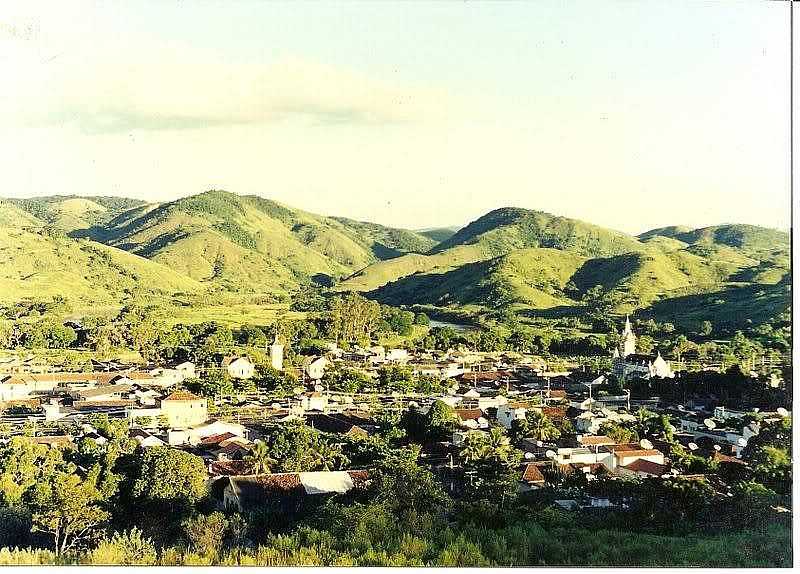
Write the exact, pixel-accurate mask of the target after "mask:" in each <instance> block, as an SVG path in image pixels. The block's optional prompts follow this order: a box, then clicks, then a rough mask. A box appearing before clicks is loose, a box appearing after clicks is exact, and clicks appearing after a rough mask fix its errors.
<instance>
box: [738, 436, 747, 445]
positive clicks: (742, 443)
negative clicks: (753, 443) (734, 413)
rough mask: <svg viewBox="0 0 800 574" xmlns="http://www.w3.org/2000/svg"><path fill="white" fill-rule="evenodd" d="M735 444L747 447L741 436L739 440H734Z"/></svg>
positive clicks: (745, 440)
mask: <svg viewBox="0 0 800 574" xmlns="http://www.w3.org/2000/svg"><path fill="white" fill-rule="evenodd" d="M736 444H738V445H739V446H742V447H744V446H747V439H746V438H744V437H743V436H740V437H739V438H737V439H736Z"/></svg>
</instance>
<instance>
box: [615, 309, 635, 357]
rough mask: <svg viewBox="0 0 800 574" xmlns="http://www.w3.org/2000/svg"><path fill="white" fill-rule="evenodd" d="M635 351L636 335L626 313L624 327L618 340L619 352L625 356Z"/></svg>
mask: <svg viewBox="0 0 800 574" xmlns="http://www.w3.org/2000/svg"><path fill="white" fill-rule="evenodd" d="M634 353H636V335H635V334H634V332H633V328H632V327H631V320H630V318H629V317H628V316H627V315H626V316H625V329H624V330H623V331H622V335H621V338H620V341H619V354H620V355H621V356H622V357H623V358H625V357H627V356H628V355H633V354H634Z"/></svg>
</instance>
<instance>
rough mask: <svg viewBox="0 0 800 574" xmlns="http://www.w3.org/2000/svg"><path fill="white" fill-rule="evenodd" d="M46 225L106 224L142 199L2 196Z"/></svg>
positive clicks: (81, 226) (83, 226)
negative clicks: (23, 197) (15, 197)
mask: <svg viewBox="0 0 800 574" xmlns="http://www.w3.org/2000/svg"><path fill="white" fill-rule="evenodd" d="M4 201H6V202H8V203H11V204H13V205H15V206H17V207H19V208H20V209H22V210H24V211H26V212H27V213H28V214H30V215H32V216H34V217H36V218H37V219H38V220H40V221H42V222H43V223H45V224H46V225H49V226H51V227H53V228H56V229H59V230H61V231H64V232H67V233H69V232H74V231H78V230H82V229H88V228H90V227H93V226H103V225H106V224H107V223H108V222H109V221H111V220H112V219H113V218H115V217H116V216H118V215H119V214H121V213H123V212H125V211H127V210H129V209H133V208H135V207H139V206H141V205H144V204H145V202H143V201H140V200H136V199H129V198H124V197H111V196H88V197H79V196H75V195H51V196H44V197H31V198H25V199H6V200H4Z"/></svg>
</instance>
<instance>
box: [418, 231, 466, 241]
mask: <svg viewBox="0 0 800 574" xmlns="http://www.w3.org/2000/svg"><path fill="white" fill-rule="evenodd" d="M458 230H459V228H458V227H434V228H433V229H420V230H419V231H417V233H419V234H420V235H424V236H425V237H427V238H429V239H431V240H433V241H434V242H435V243H441V242H442V241H446V240H448V239H450V238H451V237H453V235H455V234H456V232H457V231H458Z"/></svg>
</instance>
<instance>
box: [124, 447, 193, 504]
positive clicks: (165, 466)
mask: <svg viewBox="0 0 800 574" xmlns="http://www.w3.org/2000/svg"><path fill="white" fill-rule="evenodd" d="M138 470H139V472H138V476H137V477H136V480H135V482H134V485H133V495H134V496H136V497H139V498H142V499H144V500H148V501H151V502H157V503H160V504H164V505H166V506H167V508H170V509H175V510H181V509H186V508H188V507H191V506H193V505H194V504H195V503H196V502H197V501H198V500H200V499H201V498H203V497H204V496H205V495H206V469H205V464H204V463H203V459H202V458H200V457H199V456H195V455H193V454H189V453H187V452H182V451H179V450H176V449H174V448H170V447H162V446H156V447H152V448H148V449H147V450H146V451H145V452H144V454H143V455H142V458H141V464H140V466H139V469H138Z"/></svg>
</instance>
